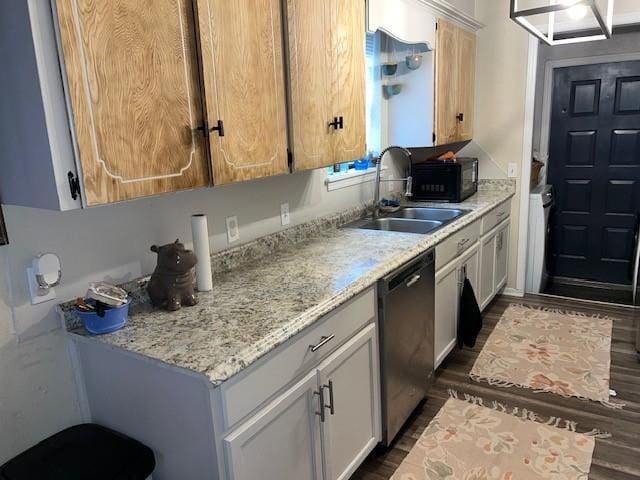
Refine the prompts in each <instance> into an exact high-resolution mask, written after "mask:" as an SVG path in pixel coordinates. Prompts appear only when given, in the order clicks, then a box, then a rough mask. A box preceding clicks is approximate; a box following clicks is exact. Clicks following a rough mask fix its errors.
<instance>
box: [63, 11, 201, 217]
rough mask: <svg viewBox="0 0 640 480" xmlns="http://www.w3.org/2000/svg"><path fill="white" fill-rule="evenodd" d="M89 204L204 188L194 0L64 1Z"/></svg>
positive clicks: (67, 65)
mask: <svg viewBox="0 0 640 480" xmlns="http://www.w3.org/2000/svg"><path fill="white" fill-rule="evenodd" d="M56 11H57V15H58V19H59V25H60V35H61V41H62V49H63V53H64V64H65V69H66V73H67V79H68V84H69V95H70V100H71V107H72V110H73V120H74V125H75V134H76V140H77V144H78V151H79V157H80V164H81V167H82V176H83V184H84V194H85V202H86V203H87V204H88V205H97V204H104V203H110V202H115V201H119V200H126V199H130V198H136V197H142V196H146V195H153V194H158V193H162V192H171V191H176V190H180V189H188V188H194V187H198V186H205V185H207V184H208V183H209V172H208V167H207V159H206V146H205V141H204V139H203V138H202V135H201V134H200V133H199V132H198V131H197V130H196V129H197V127H198V126H199V125H201V123H202V111H201V110H202V109H201V94H200V83H199V75H198V65H197V57H196V40H195V28H194V20H193V15H192V13H193V10H192V6H191V1H190V0H166V1H160V0H146V1H144V2H140V1H139V0H118V1H114V2H94V1H90V0H59V1H58V2H56Z"/></svg>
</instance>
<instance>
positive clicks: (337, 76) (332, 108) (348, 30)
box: [287, 0, 366, 170]
mask: <svg viewBox="0 0 640 480" xmlns="http://www.w3.org/2000/svg"><path fill="white" fill-rule="evenodd" d="M287 25H288V32H287V33H288V34H287V39H288V51H289V76H290V97H291V112H290V117H291V122H290V128H291V138H292V142H291V143H292V147H293V157H294V165H295V169H296V170H308V169H312V168H320V167H324V166H327V165H331V164H333V163H339V162H343V161H349V160H356V159H358V158H362V157H363V156H364V155H365V130H366V129H365V80H364V79H365V64H364V42H365V2H363V1H362V0H325V1H322V2H318V1H317V0H287ZM339 117H342V127H341V128H333V127H331V126H330V125H329V124H330V123H331V122H333V121H334V119H335V118H339Z"/></svg>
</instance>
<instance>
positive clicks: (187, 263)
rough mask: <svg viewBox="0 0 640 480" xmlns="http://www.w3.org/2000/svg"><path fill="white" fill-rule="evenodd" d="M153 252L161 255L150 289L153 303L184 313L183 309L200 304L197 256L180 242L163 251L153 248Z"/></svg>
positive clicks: (148, 287) (163, 248)
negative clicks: (181, 308)
mask: <svg viewBox="0 0 640 480" xmlns="http://www.w3.org/2000/svg"><path fill="white" fill-rule="evenodd" d="M151 251H152V252H155V253H157V254H158V264H157V266H156V269H155V270H154V271H153V274H152V275H151V280H149V285H148V286H147V291H148V292H149V297H150V298H151V303H153V304H154V305H155V306H156V307H163V308H165V309H166V310H169V311H171V312H173V311H176V310H180V307H181V306H182V305H186V306H189V307H191V306H193V305H195V304H196V303H198V298H197V297H196V294H195V290H194V275H193V267H195V265H196V263H198V259H197V258H196V255H195V254H194V253H193V252H192V251H191V250H186V249H185V248H184V245H183V244H182V243H180V240H176V241H175V242H174V243H170V244H168V245H163V246H161V247H158V246H157V245H152V246H151Z"/></svg>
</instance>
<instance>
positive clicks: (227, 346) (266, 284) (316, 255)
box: [61, 182, 514, 385]
mask: <svg viewBox="0 0 640 480" xmlns="http://www.w3.org/2000/svg"><path fill="white" fill-rule="evenodd" d="M490 185H492V186H493V188H492V190H489V191H479V192H478V193H477V194H476V195H474V196H472V197H470V198H469V199H467V200H466V201H465V202H463V203H460V204H437V206H439V207H443V208H462V209H468V210H471V212H470V213H468V214H466V215H464V216H462V217H460V218H459V219H457V220H456V221H454V222H452V223H450V224H449V225H447V226H445V227H444V228H441V229H440V230H437V231H436V232H434V233H433V234H430V235H416V234H411V233H397V232H383V231H372V230H358V229H351V228H336V227H335V226H333V227H329V228H326V229H316V230H317V231H314V233H313V235H311V236H310V238H307V239H306V240H303V241H296V242H290V243H289V244H285V245H279V246H278V248H277V249H276V250H274V251H272V252H269V253H267V254H264V255H262V256H261V257H259V258H253V259H250V258H245V259H244V261H243V262H241V263H240V264H238V265H235V266H234V267H233V268H230V269H228V270H227V271H222V272H220V271H218V270H216V269H215V268H214V283H213V291H212V292H207V293H199V294H198V297H199V303H198V305H196V306H194V307H187V308H182V309H181V310H179V311H178V312H166V311H163V310H159V309H156V308H153V307H152V306H151V305H150V304H149V303H148V301H144V300H140V301H134V302H133V304H132V307H131V311H130V317H129V321H128V323H127V325H126V327H125V328H123V329H122V330H119V331H117V332H114V333H111V334H106V335H100V336H93V335H90V334H89V333H88V332H86V330H84V328H83V327H82V326H80V325H78V323H77V320H76V321H74V320H73V319H72V318H71V317H73V313H72V311H71V308H70V307H69V304H67V306H66V307H65V306H62V308H61V312H62V314H63V317H64V318H65V321H66V323H67V328H68V330H69V332H70V334H72V335H79V336H82V337H85V338H86V339H87V341H95V342H101V343H103V344H108V345H111V346H114V347H119V348H122V349H124V350H127V351H130V352H134V353H137V354H140V355H144V356H146V357H150V358H152V359H155V360H158V361H161V362H164V363H166V364H170V365H174V366H178V367H182V368H185V369H188V370H191V371H194V372H197V373H200V374H203V375H205V376H206V377H207V378H208V379H209V380H210V381H211V383H212V384H214V385H219V384H221V383H222V382H224V381H225V380H227V379H229V378H230V377H232V376H233V375H235V374H237V373H238V372H240V371H241V370H243V369H244V368H246V367H247V366H248V365H250V364H251V363H253V362H255V361H256V360H257V359H258V358H260V357H262V356H263V355H265V354H266V353H268V352H269V351H271V350H272V349H274V348H275V347H277V346H278V345H280V344H282V343H284V342H285V341H286V340H288V339H289V338H291V337H293V336H294V335H295V334H296V333H298V332H300V331H301V330H302V329H304V328H305V327H307V326H309V325H311V324H312V323H314V322H315V321H316V320H318V319H319V318H321V317H322V316H323V315H325V314H326V313H328V312H330V311H331V310H333V309H335V308H336V307H337V306H339V305H340V304H342V303H344V302H346V301H347V300H349V299H350V298H352V297H354V296H355V295H357V294H359V293H361V292H362V291H364V290H365V289H367V288H368V287H370V286H372V285H374V284H375V283H376V281H377V280H378V279H380V278H381V277H383V276H385V275H386V274H388V273H390V272H392V271H393V270H395V269H396V268H398V267H400V266H402V265H403V264H404V263H405V262H407V261H409V260H411V259H412V258H414V257H415V256H417V255H419V254H420V253H423V252H424V251H426V250H428V249H429V248H432V247H434V246H435V245H436V244H438V243H439V242H441V241H442V240H444V239H445V238H446V237H448V236H449V235H451V234H452V233H454V232H456V231H458V230H460V229H461V228H463V227H465V226H466V225H468V224H470V223H472V222H474V221H475V220H477V219H478V218H479V217H480V216H482V215H484V214H485V213H487V212H488V211H489V210H491V209H493V208H495V207H496V206H498V205H499V204H501V203H502V202H504V201H506V200H508V199H509V198H510V197H512V196H513V194H514V188H513V184H512V183H510V182H509V183H506V182H505V183H503V184H498V183H494V184H490ZM505 185H507V186H505ZM485 187H486V185H485ZM422 205H425V204H422ZM428 205H431V204H428ZM298 228H299V227H298ZM263 253H264V252H263Z"/></svg>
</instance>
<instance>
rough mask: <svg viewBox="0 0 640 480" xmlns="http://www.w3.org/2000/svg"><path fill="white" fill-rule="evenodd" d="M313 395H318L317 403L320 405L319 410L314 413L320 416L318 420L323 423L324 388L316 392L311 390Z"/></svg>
mask: <svg viewBox="0 0 640 480" xmlns="http://www.w3.org/2000/svg"><path fill="white" fill-rule="evenodd" d="M313 394H314V395H318V397H320V398H319V400H318V405H319V406H320V411H319V412H316V415H318V416H319V417H320V422H321V423H324V390H323V389H322V388H320V389H319V390H318V391H317V392H316V391H314V392H313Z"/></svg>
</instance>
